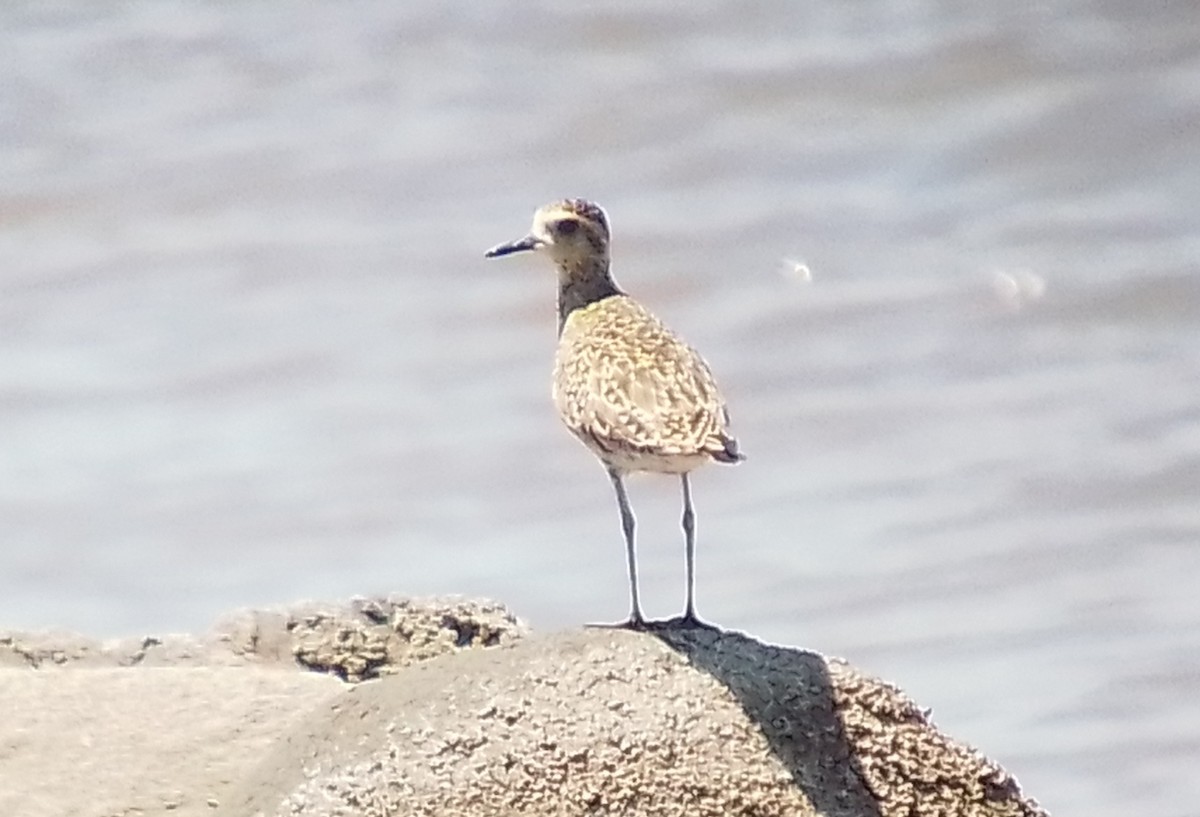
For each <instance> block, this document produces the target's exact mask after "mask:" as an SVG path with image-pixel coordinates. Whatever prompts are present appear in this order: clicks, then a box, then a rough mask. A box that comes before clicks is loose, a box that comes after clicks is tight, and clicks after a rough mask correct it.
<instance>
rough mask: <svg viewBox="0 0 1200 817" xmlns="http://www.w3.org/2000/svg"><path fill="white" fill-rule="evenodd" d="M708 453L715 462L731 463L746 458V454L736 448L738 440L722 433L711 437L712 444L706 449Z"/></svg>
mask: <svg viewBox="0 0 1200 817" xmlns="http://www.w3.org/2000/svg"><path fill="white" fill-rule="evenodd" d="M708 453H709V454H710V455H711V456H712V458H713V459H714V460H716V461H717V462H724V463H728V464H731V465H732V464H733V463H737V462H741V461H742V460H744V459H746V455H745V454H743V453H742V452H741V449H740V448H738V441H737V440H735V439H734V438H733V437H727V436H725V435H724V434H722V435H721V436H719V437H715V438H713V440H712V446H711V447H710V448H709V449H708Z"/></svg>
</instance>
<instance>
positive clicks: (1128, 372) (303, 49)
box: [0, 0, 1200, 817]
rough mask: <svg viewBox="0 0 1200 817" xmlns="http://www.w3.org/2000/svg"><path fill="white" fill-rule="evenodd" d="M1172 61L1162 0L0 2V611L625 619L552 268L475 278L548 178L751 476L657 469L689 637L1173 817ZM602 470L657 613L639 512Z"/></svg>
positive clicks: (1194, 144)
mask: <svg viewBox="0 0 1200 817" xmlns="http://www.w3.org/2000/svg"><path fill="white" fill-rule="evenodd" d="M1197 42H1200V14H1196V12H1195V10H1194V8H1193V7H1192V6H1191V4H1189V3H1169V2H1168V3H1159V4H1154V5H1153V6H1146V5H1145V4H1139V5H1136V6H1135V5H1129V4H1123V3H1105V2H1058V3H1049V4H1041V5H1040V6H1038V8H1037V9H1025V8H1023V9H1021V10H1020V11H1017V10H1016V7H1014V9H1013V10H1011V11H1005V10H1003V9H1001V8H1000V7H996V6H995V4H989V3H982V2H977V3H954V4H942V3H934V2H918V1H917V0H908V1H907V2H904V1H902V0H895V1H894V2H874V3H859V4H852V5H847V4H842V3H815V4H803V5H801V4H792V3H786V2H776V3H763V4H759V5H756V6H752V7H745V8H739V9H736V10H735V9H734V8H733V7H732V6H730V7H726V6H723V5H720V4H711V5H708V6H704V7H697V8H695V9H689V11H688V12H687V13H684V12H682V11H681V10H680V7H678V6H677V5H675V4H666V3H660V4H652V3H630V4H626V5H619V4H618V5H613V4H609V5H608V6H606V7H605V9H604V10H596V9H590V10H584V9H581V8H580V9H577V8H575V7H572V6H569V5H563V4H551V3H547V4H542V5H536V6H534V5H526V6H524V7H522V8H517V7H514V6H511V4H501V3H481V4H475V5H474V6H471V7H454V8H453V9H452V10H451V9H449V7H445V6H444V5H443V4H437V3H422V2H412V3H404V4H397V3H391V2H383V1H382V0H380V2H367V1H366V0H358V1H357V2H346V3H339V4H326V5H324V6H319V5H318V6H312V5H310V6H300V7H297V6H294V5H287V4H284V3H280V2H277V0H263V1H262V2H257V3H255V2H251V3H217V2H212V3H204V4H202V3H184V2H169V1H168V2H156V3H123V4H96V3H86V2H82V0H67V1H66V2H61V3H57V4H48V3H10V4H6V5H4V6H3V8H2V9H0V68H2V69H3V74H2V75H3V77H4V80H3V82H2V84H0V178H2V179H3V185H0V225H2V229H0V537H2V540H3V545H2V549H0V623H2V624H3V625H4V626H8V627H27V628H34V627H36V628H44V627H51V626H61V627H68V628H73V629H79V630H83V631H86V632H89V633H93V634H97V635H115V634H124V633H142V632H163V631H172V630H202V629H204V628H205V627H207V626H208V624H209V623H210V622H211V621H212V619H213V618H214V617H215V616H217V615H218V614H220V613H221V612H223V611H226V610H229V609H231V608H235V607H239V606H244V605H261V604H272V603H283V602H288V601H291V600H295V599H299V598H305V597H316V598H326V599H333V598H338V597H342V596H346V595H349V594H353V593H368V592H386V591H398V592H408V593H413V594H425V593H446V592H456V593H463V594H468V595H487V596H492V597H495V598H498V599H501V600H504V601H506V602H508V603H509V604H511V605H512V606H513V607H514V608H515V609H516V610H518V611H519V612H520V613H521V614H523V615H525V616H526V617H528V618H529V619H530V620H531V621H532V623H533V624H534V625H535V626H537V627H539V628H542V629H552V628H561V627H571V626H575V625H577V624H578V623H580V622H582V621H594V620H606V619H608V620H612V619H617V618H619V617H621V616H622V615H624V613H625V605H626V596H625V585H624V570H625V568H624V563H623V557H622V554H621V545H620V538H619V530H618V524H617V516H616V509H615V506H614V503H613V501H612V498H611V496H610V495H609V491H610V489H609V486H608V484H607V481H606V480H605V479H604V477H603V474H602V472H601V471H600V469H599V468H598V467H597V466H596V465H595V464H594V463H593V462H592V461H591V460H590V459H589V456H588V454H587V453H586V452H585V451H584V450H583V449H582V447H580V446H578V445H577V444H576V443H575V442H574V441H573V440H571V439H570V437H569V435H567V434H566V433H565V432H564V431H562V430H561V429H560V428H559V427H558V426H557V421H556V419H555V417H554V415H553V411H552V408H551V406H550V403H549V371H550V361H551V355H552V348H553V343H554V317H553V283H552V277H551V274H550V272H549V270H548V269H547V268H545V267H544V266H542V265H540V264H537V263H535V262H534V260H533V259H518V258H514V259H508V260H506V261H494V262H485V261H484V260H483V259H482V257H481V256H482V251H483V250H484V249H485V248H487V247H489V246H491V245H493V244H495V243H497V242H499V241H502V240H506V239H509V238H513V237H516V236H519V235H521V234H523V232H524V231H525V229H526V228H527V224H528V219H529V217H530V215H531V213H532V210H533V209H534V207H536V206H537V205H539V204H541V203H543V202H544V201H547V200H550V199H553V198H557V197H560V196H564V195H586V196H589V197H592V198H595V199H597V200H599V201H601V202H602V203H604V204H605V205H606V206H607V207H608V210H609V213H610V216H611V218H612V221H613V224H614V229H615V234H616V240H617V242H618V244H617V247H616V268H615V269H616V272H617V277H618V279H619V280H620V281H621V282H622V283H623V284H624V285H625V286H626V287H627V288H629V289H630V290H632V291H633V292H634V293H635V294H637V295H638V296H639V297H641V298H642V299H643V300H644V301H646V302H647V303H648V304H649V305H650V306H651V307H652V308H654V309H655V310H656V311H658V312H659V313H660V314H662V315H663V316H664V317H665V318H666V319H667V320H668V322H669V323H671V324H672V325H673V326H674V327H675V328H677V329H678V330H679V331H680V332H681V333H682V334H683V335H684V336H685V337H687V338H688V340H689V341H690V342H692V343H693V344H695V345H696V346H698V347H699V348H701V349H702V350H703V351H704V352H705V354H706V355H707V357H708V358H709V359H710V362H711V363H712V365H713V368H714V369H715V371H716V372H717V375H718V378H719V380H720V381H721V383H722V385H723V388H724V390H725V391H726V392H727V395H728V397H729V400H730V404H731V410H732V412H733V416H734V420H735V427H736V431H737V432H738V434H739V436H740V438H741V441H742V445H743V448H744V449H745V450H746V451H747V453H748V454H749V456H750V460H749V461H748V462H747V463H745V464H744V465H742V466H739V467H738V468H736V469H718V468H712V469H709V470H707V471H704V472H701V473H699V474H698V475H697V476H696V480H695V490H696V501H697V510H698V515H699V525H700V563H699V571H700V575H699V580H700V588H699V593H700V595H699V600H700V605H701V611H702V613H703V614H705V615H706V616H707V617H709V618H711V619H712V620H715V621H718V622H720V623H722V624H724V625H726V626H730V627H736V628H739V629H744V630H747V631H749V632H751V633H754V634H756V635H758V636H760V637H762V638H766V639H769V640H774V641H779V642H783V643H787V644H794V645H800V646H805V647H810V648H815V649H819V650H822V651H825V652H829V653H833V654H838V655H843V656H846V657H848V658H849V659H851V660H852V661H853V662H854V663H856V664H857V665H859V666H861V667H863V668H865V669H867V670H870V671H872V672H875V673H877V674H880V675H882V676H884V677H886V678H889V679H891V680H893V681H896V682H897V683H899V684H901V685H902V686H903V687H904V688H905V689H907V690H909V691H910V692H911V693H912V694H913V695H914V696H915V697H916V698H917V699H918V700H919V701H920V702H921V703H922V704H923V705H926V706H931V707H932V708H933V709H934V716H935V718H936V719H937V721H938V722H939V723H940V724H941V725H942V726H943V727H944V728H945V729H947V730H948V731H949V732H951V733H952V734H954V735H955V736H956V737H958V738H960V739H963V740H966V741H969V742H971V743H974V744H977V745H979V746H980V747H981V748H983V749H984V750H985V751H986V752H987V753H988V754H990V755H992V756H994V757H996V758H998V759H999V760H1001V761H1002V762H1004V763H1005V764H1006V765H1007V766H1008V767H1009V768H1010V769H1011V770H1012V771H1014V772H1015V773H1016V774H1017V775H1018V777H1019V778H1020V779H1021V781H1022V783H1023V784H1024V785H1025V786H1026V788H1027V789H1028V791H1029V792H1030V793H1032V794H1033V795H1034V796H1036V797H1038V798H1039V799H1041V800H1042V801H1043V802H1044V803H1045V805H1046V806H1047V807H1048V808H1049V809H1050V810H1051V811H1052V812H1053V813H1054V814H1056V815H1059V817H1063V816H1064V815H1066V816H1069V815H1089V816H1090V817H1103V815H1118V814H1127V813H1130V812H1131V811H1135V812H1138V813H1148V814H1157V815H1167V816H1170V815H1179V816H1180V817H1184V815H1195V814H1197V810H1196V805H1195V803H1196V801H1197V798H1200V776H1197V775H1196V774H1195V769H1196V768H1197V767H1198V766H1200V694H1198V692H1200V601H1198V600H1197V593H1196V590H1195V583H1196V578H1195V577H1196V576H1197V575H1198V573H1200V505H1198V503H1197V501H1196V500H1197V493H1198V487H1200V377H1198V376H1200V262H1198V261H1197V258H1200V215H1198V213H1200V162H1197V157H1198V156H1200V48H1197V46H1196V43H1197ZM799 264H803V265H807V268H808V270H809V271H810V273H811V280H806V277H805V275H803V274H802V273H801V272H798V271H797V265H799ZM631 490H632V498H633V502H634V507H635V509H636V510H637V512H638V514H639V520H640V524H641V528H640V530H641V532H642V537H643V539H642V541H643V544H642V552H641V562H642V570H643V582H642V587H643V595H644V598H645V599H646V604H647V608H648V611H649V612H650V613H652V614H654V615H669V614H673V613H674V612H676V611H677V609H678V607H679V605H680V604H681V603H682V579H683V565H682V542H681V535H680V533H679V532H678V521H677V519H678V513H679V507H678V496H677V486H676V485H675V484H674V483H673V482H672V481H670V480H666V479H650V478H647V479H644V480H639V481H635V482H634V484H633V485H632V486H631Z"/></svg>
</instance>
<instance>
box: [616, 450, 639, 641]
mask: <svg viewBox="0 0 1200 817" xmlns="http://www.w3.org/2000/svg"><path fill="white" fill-rule="evenodd" d="M608 478H609V479H611V480H612V484H613V489H614V490H616V492H617V505H618V506H619V507H620V508H621V531H622V532H623V533H624V534H625V558H626V560H627V561H628V562H629V599H630V606H631V608H632V609H631V610H630V612H629V621H628V622H627V625H626V626H629V627H633V628H641V627H644V626H645V625H646V619H645V618H644V617H643V616H642V604H641V602H640V601H639V600H638V577H637V554H636V553H635V551H634V546H633V530H634V519H633V510H632V509H631V508H630V507H629V497H628V496H626V495H625V483H624V482H623V481H622V480H621V474H620V473H619V472H618V471H617V470H616V469H613V468H609V469H608Z"/></svg>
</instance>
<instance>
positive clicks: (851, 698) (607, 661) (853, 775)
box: [224, 625, 1045, 817]
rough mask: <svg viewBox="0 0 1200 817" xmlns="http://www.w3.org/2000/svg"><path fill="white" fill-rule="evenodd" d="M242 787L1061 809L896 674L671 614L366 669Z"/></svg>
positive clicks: (843, 811) (549, 800)
mask: <svg viewBox="0 0 1200 817" xmlns="http://www.w3.org/2000/svg"><path fill="white" fill-rule="evenodd" d="M224 802H228V803H232V804H233V808H234V811H232V812H230V813H238V814H262V815H314V816H315V815H322V817H324V816H325V815H329V816H330V817H333V815H355V816H356V817H383V815H434V814H437V815H464V816H465V815H480V817H482V816H483V815H531V816H532V815H561V814H613V815H616V814H621V815H624V814H638V815H664V816H665V815H675V814H680V815H682V814H688V815H728V814H747V815H750V814H752V815H760V816H761V817H768V815H785V814H786V815H817V814H820V815H825V817H850V816H851V815H855V816H856V817H857V816H859V815H879V817H891V816H892V815H896V816H897V817H899V816H900V815H904V816H905V817H919V816H920V815H939V817H959V816H960V815H961V816H962V817H966V816H967V815H971V817H992V816H994V817H1001V815H1004V816H1005V817H1008V816H1009V815H1011V816H1012V817H1018V815H1019V816H1021V817H1043V816H1044V815H1045V812H1043V811H1042V810H1041V808H1040V807H1039V806H1038V805H1037V804H1036V803H1035V802H1034V801H1032V800H1030V799H1028V798H1026V797H1025V796H1024V795H1023V794H1022V793H1021V790H1020V787H1019V786H1018V785H1017V783H1016V781H1015V780H1013V779H1012V778H1011V777H1010V776H1009V775H1008V774H1007V773H1006V772H1005V771H1004V770H1003V769H1002V768H1001V767H999V766H998V765H997V764H995V763H994V762H992V761H990V760H988V759H987V758H985V757H983V756H982V755H980V754H979V753H977V752H975V751H974V750H972V749H970V748H967V747H965V746H962V745H961V744H958V743H956V742H954V741H953V740H951V739H950V738H948V737H946V736H945V735H943V734H942V733H941V732H939V731H938V730H937V728H936V727H935V726H934V725H933V724H932V723H931V722H930V720H929V718H928V716H927V714H926V713H925V712H923V711H922V710H921V709H919V708H918V707H917V706H916V705H915V704H914V703H913V702H912V701H911V700H909V699H908V698H907V697H905V696H904V695H903V693H901V692H900V691H899V690H897V689H896V688H895V687H893V686H890V685H888V684H886V683H883V682H881V681H878V680H875V679H872V678H869V677H867V676H865V675H862V674H860V673H859V672H857V671H855V670H854V669H852V668H851V667H850V666H848V665H847V664H845V663H844V662H841V661H837V660H829V659H826V658H824V657H822V656H819V655H817V654H815V653H810V652H804V651H801V650H795V649H786V648H781V647H772V646H768V645H765V644H762V643H760V642H758V641H755V640H754V639H751V638H748V637H746V636H744V635H740V634H737V633H730V632H722V631H719V630H715V629H707V628H687V627H679V626H671V625H666V626H659V627H656V628H655V629H654V630H652V631H650V632H646V633H633V632H627V631H621V630H605V629H595V630H586V631H583V632H571V633H560V634H555V635H549V636H546V635H542V636H535V637H528V638H525V639H521V640H519V641H514V642H513V643H511V644H508V645H506V646H503V647H501V648H499V649H494V650H483V651H469V652H461V653H456V654H453V655H445V656H442V657H440V658H437V659H435V660H432V661H427V662H423V663H420V664H416V665H413V666H410V667H408V668H407V669H405V670H403V671H401V672H398V673H395V674H392V675H389V676H387V677H383V678H380V679H379V680H378V681H376V682H372V683H368V684H362V685H359V686H357V687H354V688H353V689H351V690H350V691H348V692H347V694H346V695H345V696H342V697H341V698H339V699H338V700H337V701H336V702H335V703H334V704H333V705H332V706H327V707H325V708H323V709H322V710H321V711H319V712H316V713H313V716H312V717H310V718H307V719H304V720H303V721H302V722H300V723H299V724H298V725H297V726H296V727H295V728H294V729H293V731H292V732H291V733H290V734H289V735H288V737H287V739H286V740H282V741H280V742H279V743H278V744H277V745H276V749H275V751H274V752H273V753H272V754H270V755H269V756H268V757H267V759H266V760H265V761H264V763H263V765H262V766H261V767H260V768H259V769H258V770H256V771H255V772H253V773H251V774H250V775H249V776H248V777H247V778H246V779H245V780H244V781H243V783H242V784H241V786H240V787H235V789H234V790H233V791H232V792H231V794H230V796H229V797H228V798H227V799H226V800H225V801H224Z"/></svg>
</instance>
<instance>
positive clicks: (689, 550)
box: [486, 199, 744, 628]
mask: <svg viewBox="0 0 1200 817" xmlns="http://www.w3.org/2000/svg"><path fill="white" fill-rule="evenodd" d="M610 236H611V234H610V232H609V228H608V217H607V216H606V215H605V213H604V210H603V209H601V208H600V207H599V206H598V205H596V204H593V203H592V202H590V201H584V200H582V199H567V200H564V201H556V202H553V203H551V204H547V205H546V206H544V207H542V208H540V209H538V211H537V212H536V213H535V214H534V216H533V228H532V230H530V233H529V235H527V236H525V237H524V238H519V239H517V240H516V241H510V242H508V243H507V244H500V245H498V246H495V247H493V248H492V249H490V250H488V251H487V253H486V257H488V258H497V257H499V256H502V255H509V254H510V253H515V252H524V251H527V250H532V251H537V252H543V253H546V254H547V255H549V257H550V260H551V261H553V262H554V266H555V267H556V268H557V270H558V350H557V352H556V354H555V359H554V392H553V394H554V404H555V406H556V407H557V408H558V413H559V416H560V417H561V418H562V421H563V422H564V423H565V424H566V426H567V428H568V429H570V431H571V433H572V434H574V435H575V436H576V437H578V438H579V440H580V442H582V443H583V444H584V445H585V446H587V447H588V449H589V450H591V452H592V453H593V454H595V455H596V456H597V457H599V458H600V461H601V462H602V463H603V464H604V467H605V469H606V470H607V471H608V477H609V479H610V480H612V484H613V488H614V489H615V490H616V494H617V504H618V506H619V507H620V510H621V529H622V531H623V533H624V535H625V553H626V558H627V560H628V563H629V595H630V600H631V611H630V614H629V620H628V621H627V622H626V624H625V626H628V627H631V628H642V627H645V626H646V619H645V618H644V617H643V615H642V606H641V602H640V601H639V598H638V579H637V557H636V554H635V549H634V518H633V511H632V509H631V508H630V507H629V497H628V495H627V494H626V493H625V482H624V477H625V475H626V474H628V473H630V472H634V471H650V472H654V473H660V474H678V475H679V477H680V480H681V482H682V484H683V532H684V540H685V547H686V549H685V557H686V561H687V604H686V606H685V607H684V612H683V618H682V621H683V622H684V623H689V624H697V623H699V620H698V619H697V618H696V604H695V591H696V573H695V566H696V564H695V562H696V523H695V520H696V515H695V512H694V511H693V509H692V489H691V484H690V483H689V481H688V474H689V473H690V472H691V471H693V470H695V469H696V468H699V467H700V466H701V465H704V464H705V463H707V462H710V461H713V460H715V461H716V462H724V463H736V462H738V461H740V460H742V459H744V457H743V456H742V454H741V452H740V451H739V450H738V444H737V440H735V439H734V438H733V437H731V436H730V434H729V413H728V411H726V409H725V401H724V399H723V398H722V397H721V393H720V391H718V389H717V384H716V382H715V381H714V380H713V376H712V372H710V371H709V368H708V364H707V363H705V362H704V359H703V358H702V357H700V355H699V353H698V352H696V350H694V349H692V348H691V347H690V346H688V345H687V344H685V343H684V342H683V341H682V340H680V339H679V338H678V337H676V335H675V334H674V333H673V332H671V330H669V329H668V328H667V327H665V326H664V325H663V324H662V323H661V322H660V321H659V320H658V319H657V318H656V317H654V316H653V315H652V314H650V312H649V311H647V310H646V309H645V307H643V306H642V305H641V304H639V303H638V302H637V301H635V300H634V299H633V298H630V297H629V296H628V295H626V294H625V293H624V292H622V291H621V289H620V288H619V287H618V286H617V285H616V283H615V282H614V281H613V278H612V272H611V270H610V256H609V239H610Z"/></svg>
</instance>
